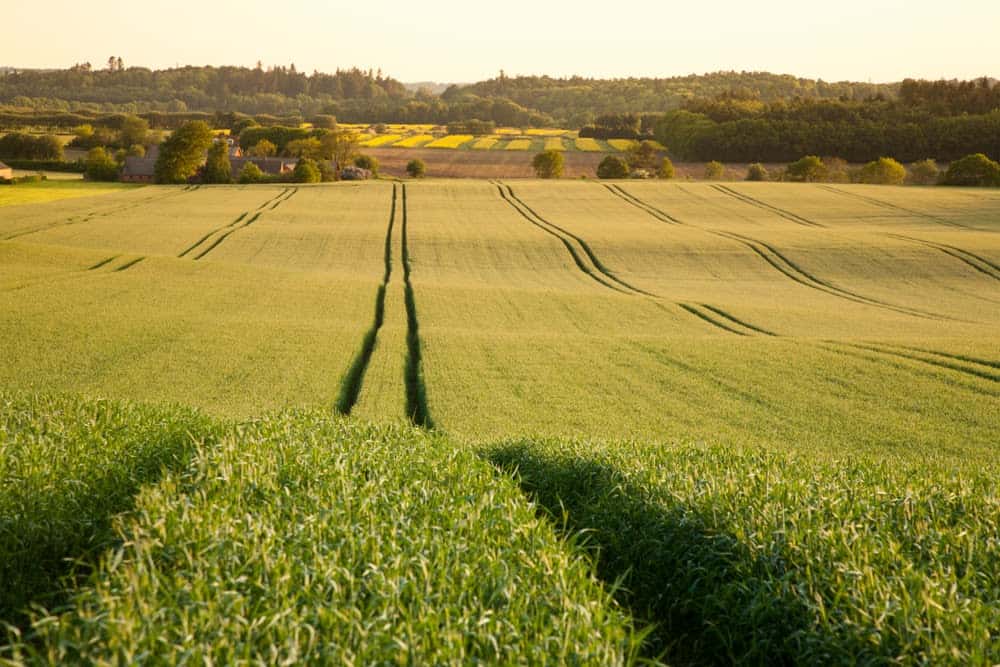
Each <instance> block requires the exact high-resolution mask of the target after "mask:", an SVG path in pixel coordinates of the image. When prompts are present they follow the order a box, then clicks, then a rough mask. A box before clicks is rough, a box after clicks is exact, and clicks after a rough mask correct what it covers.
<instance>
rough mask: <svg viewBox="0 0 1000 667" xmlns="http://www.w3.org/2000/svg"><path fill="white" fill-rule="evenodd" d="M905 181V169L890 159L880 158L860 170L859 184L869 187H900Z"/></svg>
mask: <svg viewBox="0 0 1000 667" xmlns="http://www.w3.org/2000/svg"><path fill="white" fill-rule="evenodd" d="M905 180H906V167H904V166H903V165H901V164H900V163H898V162H896V161H895V160H893V159H892V158H891V157H880V158H879V159H877V160H873V161H871V162H869V163H868V164H866V165H865V166H863V167H862V168H861V172H860V173H859V174H858V182H859V183H868V184H871V185H902V184H903V182H904V181H905Z"/></svg>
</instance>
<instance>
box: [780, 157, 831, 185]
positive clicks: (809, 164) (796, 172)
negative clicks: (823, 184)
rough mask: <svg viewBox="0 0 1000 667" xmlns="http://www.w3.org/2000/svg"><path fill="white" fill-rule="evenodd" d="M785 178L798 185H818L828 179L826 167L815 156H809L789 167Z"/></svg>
mask: <svg viewBox="0 0 1000 667" xmlns="http://www.w3.org/2000/svg"><path fill="white" fill-rule="evenodd" d="M785 178H786V179H787V180H789V181H795V182H797V183H816V182H818V181H822V180H823V179H824V178H826V165H824V164H823V161H822V160H820V159H819V158H818V157H816V156H815V155H807V156H805V157H804V158H802V159H801V160H796V161H795V162H793V163H791V164H790V165H788V168H787V169H785Z"/></svg>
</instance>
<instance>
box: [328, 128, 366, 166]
mask: <svg viewBox="0 0 1000 667" xmlns="http://www.w3.org/2000/svg"><path fill="white" fill-rule="evenodd" d="M320 143H321V144H322V153H321V157H322V158H323V159H325V160H330V161H331V162H333V166H334V169H335V170H336V171H337V172H338V173H339V172H340V170H341V169H343V168H344V167H346V166H347V165H349V164H351V160H352V158H353V157H354V156H355V154H356V153H357V152H358V133H357V132H354V131H352V130H334V131H332V132H327V133H326V134H325V135H323V138H322V139H321V140H320Z"/></svg>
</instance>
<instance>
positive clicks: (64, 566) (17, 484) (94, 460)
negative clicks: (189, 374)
mask: <svg viewBox="0 0 1000 667" xmlns="http://www.w3.org/2000/svg"><path fill="white" fill-rule="evenodd" d="M211 433H213V429H212V427H211V425H210V424H209V422H208V421H207V420H205V419H203V418H201V417H199V416H198V415H197V414H195V413H194V412H190V411H187V410H173V411H165V410H157V409H151V408H146V407H141V406H136V405H132V404H129V403H123V402H112V401H103V400H102V401H83V400H79V399H75V398H69V397H59V396H17V395H11V394H4V393H0V459H2V461H3V471H4V474H3V475H0V581H2V582H3V585H2V586H0V621H7V622H21V621H23V617H22V616H21V612H22V611H23V610H24V609H25V608H26V607H27V605H28V604H29V603H32V602H35V603H42V604H47V605H51V604H53V603H55V602H58V601H59V591H60V589H61V586H62V584H63V581H62V579H63V577H65V576H67V575H70V574H84V573H86V571H87V569H88V568H89V567H90V566H91V565H92V564H94V563H95V562H96V559H97V558H98V556H99V555H100V552H101V550H102V549H104V548H106V547H108V546H109V545H110V544H111V541H112V540H113V537H112V532H111V519H112V517H113V516H114V515H116V514H118V513H119V512H122V511H124V510H126V509H128V508H130V507H131V506H132V502H133V497H134V496H135V494H136V492H137V491H138V490H139V487H140V486H141V485H142V484H146V483H149V482H151V481H153V480H155V479H156V478H157V477H159V476H160V474H161V472H162V470H163V469H164V468H167V469H177V468H179V467H180V466H183V465H184V464H185V463H186V461H187V459H188V457H189V456H190V455H191V453H192V452H193V450H194V447H195V443H196V441H197V440H201V439H204V438H206V437H209V435H210V434H211Z"/></svg>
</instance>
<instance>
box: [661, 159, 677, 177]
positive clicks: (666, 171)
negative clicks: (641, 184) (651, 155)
mask: <svg viewBox="0 0 1000 667" xmlns="http://www.w3.org/2000/svg"><path fill="white" fill-rule="evenodd" d="M676 173H677V172H676V170H675V169H674V163H673V162H672V161H671V160H670V158H668V157H665V158H663V161H662V162H660V168H659V169H657V170H656V177H657V178H662V179H671V178H673V177H674V175H675V174H676Z"/></svg>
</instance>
